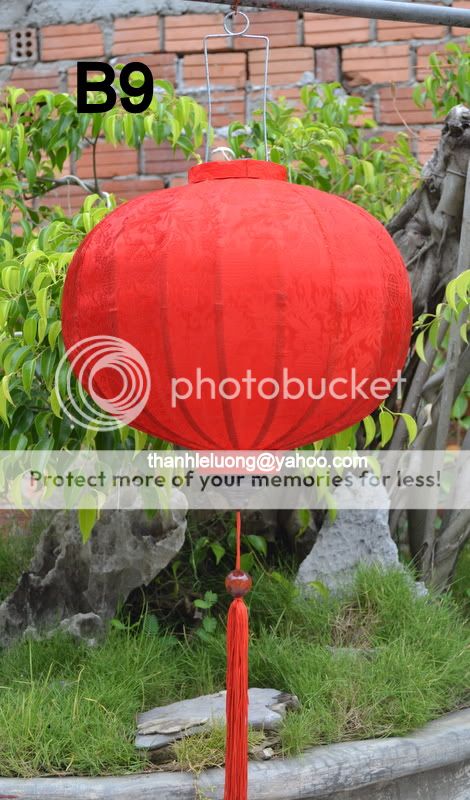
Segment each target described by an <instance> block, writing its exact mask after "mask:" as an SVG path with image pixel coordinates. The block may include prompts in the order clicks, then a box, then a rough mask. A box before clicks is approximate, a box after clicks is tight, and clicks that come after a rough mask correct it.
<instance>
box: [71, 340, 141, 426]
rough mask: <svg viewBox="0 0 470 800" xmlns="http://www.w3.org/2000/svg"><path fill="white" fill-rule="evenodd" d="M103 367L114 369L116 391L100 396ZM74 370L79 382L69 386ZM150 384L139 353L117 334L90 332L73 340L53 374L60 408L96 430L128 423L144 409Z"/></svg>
mask: <svg viewBox="0 0 470 800" xmlns="http://www.w3.org/2000/svg"><path fill="white" fill-rule="evenodd" d="M72 370H73V372H72ZM104 370H106V371H112V372H113V373H115V374H114V375H113V384H114V385H116V386H118V391H117V393H116V394H115V395H114V397H103V396H102V395H101V394H100V391H99V389H98V386H97V381H98V379H99V377H100V375H101V378H102V379H103V377H104V376H103V372H104ZM64 372H65V384H64ZM73 373H74V374H75V376H76V377H77V378H78V381H79V382H78V383H77V384H74V385H73V387H72V374H73ZM109 377H111V376H109ZM82 382H84V383H85V384H86V387H87V391H85V389H84V388H83V386H82ZM150 388H151V379H150V371H149V368H148V366H147V363H146V361H145V359H144V357H143V355H142V353H140V352H139V350H137V348H136V347H134V346H133V345H132V344H130V343H129V342H126V341H125V340H124V339H119V338H118V337H117V336H89V337H88V338H86V339H81V340H80V341H79V342H76V343H75V344H74V345H73V346H72V347H71V348H70V349H69V350H67V351H66V353H65V354H64V356H63V357H62V358H61V360H60V363H59V365H58V367H57V371H56V374H55V391H56V395H57V398H58V401H59V405H60V408H61V410H62V411H63V412H64V414H66V415H67V416H68V417H69V419H71V420H72V421H73V422H74V423H75V424H76V425H80V426H81V427H82V428H92V429H93V430H96V431H112V430H117V429H118V428H121V427H122V426H124V425H130V424H131V423H132V422H133V420H135V419H136V418H137V417H138V416H139V414H140V413H141V412H142V411H143V409H144V407H145V405H146V403H147V400H148V398H149V395H150ZM91 401H93V402H91Z"/></svg>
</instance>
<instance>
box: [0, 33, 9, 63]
mask: <svg viewBox="0 0 470 800" xmlns="http://www.w3.org/2000/svg"><path fill="white" fill-rule="evenodd" d="M7 61H8V35H7V34H6V33H2V32H0V64H6V63H7Z"/></svg>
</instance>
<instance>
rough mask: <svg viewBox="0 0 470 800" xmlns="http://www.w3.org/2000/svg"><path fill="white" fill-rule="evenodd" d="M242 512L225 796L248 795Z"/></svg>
mask: <svg viewBox="0 0 470 800" xmlns="http://www.w3.org/2000/svg"><path fill="white" fill-rule="evenodd" d="M240 538H241V521H240V512H237V569H236V570H234V571H233V572H231V573H230V575H228V576H227V579H226V581H225V585H226V587H227V591H229V592H230V594H231V595H232V596H233V597H234V598H235V599H234V600H233V602H232V604H231V606H230V609H229V613H228V622H227V707H226V710H227V739H226V749H225V794H224V800H247V798H248V610H247V607H246V605H245V601H244V600H243V596H244V595H245V594H247V593H248V592H249V591H250V589H251V585H252V581H251V578H250V576H249V575H248V574H247V573H246V572H242V570H241V569H240Z"/></svg>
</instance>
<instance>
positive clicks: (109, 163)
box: [76, 141, 138, 180]
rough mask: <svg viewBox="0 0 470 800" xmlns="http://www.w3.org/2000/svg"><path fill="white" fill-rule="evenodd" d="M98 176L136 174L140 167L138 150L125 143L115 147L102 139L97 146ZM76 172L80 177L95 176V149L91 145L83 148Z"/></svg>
mask: <svg viewBox="0 0 470 800" xmlns="http://www.w3.org/2000/svg"><path fill="white" fill-rule="evenodd" d="M96 165H97V173H98V178H114V177H115V176H117V175H134V174H135V173H136V172H137V168H138V159H137V150H134V149H133V148H130V147H125V146H124V145H118V147H113V145H112V144H109V143H108V142H104V141H100V142H98V144H97V147H96ZM76 173H77V175H78V176H79V178H84V179H85V180H86V179H89V178H92V177H93V151H92V148H91V147H87V148H86V149H85V150H83V152H82V154H81V156H80V158H79V159H78V161H77V165H76Z"/></svg>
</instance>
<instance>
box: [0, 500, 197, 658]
mask: <svg viewBox="0 0 470 800" xmlns="http://www.w3.org/2000/svg"><path fill="white" fill-rule="evenodd" d="M183 501H184V498H183V497H182V504H183ZM185 531H186V508H185V507H182V508H181V509H176V510H173V511H159V512H157V513H156V514H155V516H154V517H153V518H152V519H149V518H148V517H147V516H146V514H145V513H144V512H143V511H103V512H102V513H101V515H100V518H99V520H98V521H97V523H96V525H95V527H94V529H93V531H92V534H91V536H90V538H89V540H88V542H87V543H86V544H84V543H83V540H82V536H81V533H80V528H79V526H78V519H77V515H76V514H75V513H73V512H67V511H61V512H58V513H57V514H55V516H54V517H53V518H52V520H51V522H50V524H49V525H48V527H47V528H46V530H45V531H44V533H43V534H42V536H41V539H40V541H39V543H38V546H37V548H36V552H35V554H34V557H33V560H32V562H31V566H30V568H29V571H28V572H24V573H23V574H22V575H21V577H20V579H19V581H18V584H17V586H16V588H15V589H14V591H13V592H12V594H11V595H10V596H9V597H7V598H6V600H5V601H4V602H3V603H2V604H1V605H0V644H1V645H2V646H6V645H8V644H10V643H11V642H13V641H14V640H15V639H17V638H19V637H21V636H23V635H25V634H27V635H28V636H34V635H36V634H40V635H42V634H44V633H47V632H48V631H51V630H56V629H57V628H58V627H62V629H63V630H64V629H65V630H67V631H68V632H69V633H71V634H72V635H73V636H77V637H79V638H84V640H85V641H90V640H91V642H93V643H94V640H96V638H97V637H98V636H99V635H100V634H102V633H103V632H104V630H105V623H106V622H107V621H108V620H110V619H111V618H112V617H113V616H114V615H115V614H116V610H117V607H118V604H119V602H121V601H123V600H125V599H126V598H127V596H128V595H129V593H130V592H131V591H132V590H133V589H135V588H137V587H139V586H142V585H146V584H148V583H150V581H151V580H153V578H154V577H155V576H156V575H158V573H159V572H160V571H161V570H162V569H164V568H165V567H166V566H167V564H168V563H169V562H170V561H171V559H172V558H173V557H174V556H175V555H176V554H177V553H178V552H179V550H180V548H181V547H182V545H183V542H184V537H185ZM100 621H101V622H100Z"/></svg>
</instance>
